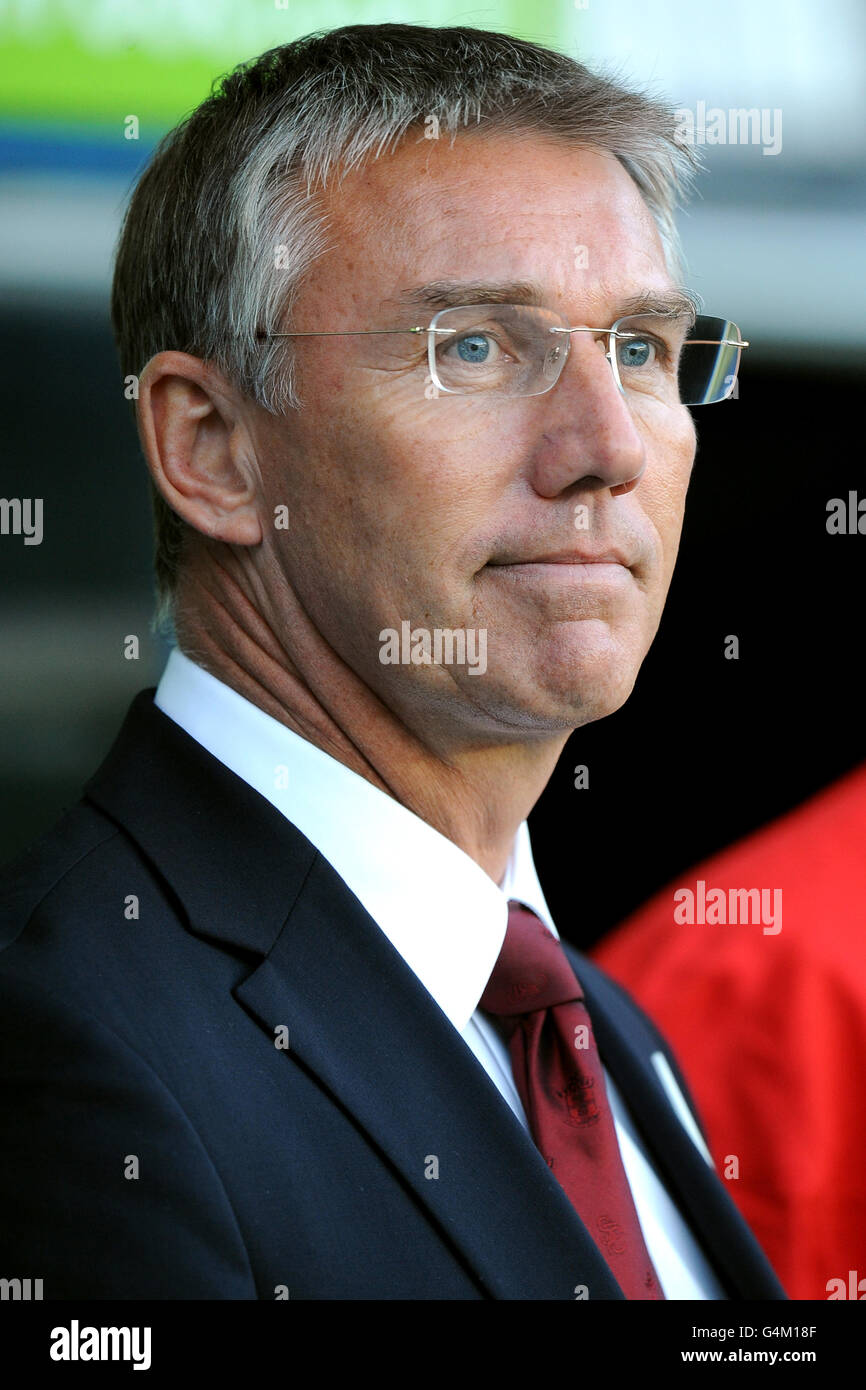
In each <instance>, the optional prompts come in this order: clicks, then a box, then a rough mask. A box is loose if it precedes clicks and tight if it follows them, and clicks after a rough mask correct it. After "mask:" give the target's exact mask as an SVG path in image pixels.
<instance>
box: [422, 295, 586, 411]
mask: <svg viewBox="0 0 866 1390" xmlns="http://www.w3.org/2000/svg"><path fill="white" fill-rule="evenodd" d="M430 327H431V329H435V330H436V331H435V332H431V334H430V338H431V344H430V372H431V376H432V377H433V381H434V382H435V384H436V385H437V386H438V387H439V388H440V390H443V391H449V392H451V393H453V394H455V395H460V396H467V395H475V394H485V395H491V396H538V395H541V394H542V393H543V392H544V391H549V390H550V388H551V386H553V384H554V382H555V381H556V380H557V379H558V377H559V374H560V372H561V371H562V364H563V362H564V361H565V358H566V356H567V353H568V340H567V338H566V337H565V335H564V334H559V333H551V331H550V330H551V328H553V327H564V324H563V322H562V320H561V319H560V318H559V317H558V315H556V314H554V313H552V312H551V311H550V310H549V309H536V308H534V307H532V306H530V305H524V304H477V305H475V306H474V307H472V308H459V309H443V310H442V311H441V313H438V314H437V315H436V316H435V318H434V319H433V321H432V323H431V324H430Z"/></svg>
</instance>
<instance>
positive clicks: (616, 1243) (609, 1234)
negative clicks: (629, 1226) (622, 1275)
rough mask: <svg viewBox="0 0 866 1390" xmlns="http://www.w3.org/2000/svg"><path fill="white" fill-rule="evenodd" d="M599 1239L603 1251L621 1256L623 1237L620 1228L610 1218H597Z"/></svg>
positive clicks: (623, 1246)
mask: <svg viewBox="0 0 866 1390" xmlns="http://www.w3.org/2000/svg"><path fill="white" fill-rule="evenodd" d="M598 1230H599V1238H600V1240H601V1243H602V1245H603V1246H604V1248H605V1250H607V1252H608V1254H610V1255H622V1254H624V1253H625V1236H624V1234H623V1230H622V1227H621V1226H620V1225H619V1223H618V1222H616V1221H614V1219H613V1217H612V1216H600V1217H599V1218H598Z"/></svg>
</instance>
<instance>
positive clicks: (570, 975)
mask: <svg viewBox="0 0 866 1390" xmlns="http://www.w3.org/2000/svg"><path fill="white" fill-rule="evenodd" d="M582 998H583V990H582V989H581V987H580V984H579V983H578V979H577V976H576V975H575V973H574V971H573V970H572V968H571V966H570V965H569V963H568V958H567V956H566V954H565V952H564V950H563V949H562V945H561V943H560V942H559V941H557V939H556V937H555V936H553V934H552V933H551V932H549V931H548V929H547V927H546V926H545V925H544V923H543V922H542V920H541V918H540V917H536V915H535V913H534V912H530V911H529V909H528V908H525V907H522V906H521V904H520V903H516V902H512V903H509V906H508V930H507V931H506V933H505V941H504V943H503V946H502V950H501V951H500V952H499V958H498V960H497V962H496V964H495V966H494V967H493V974H492V975H491V976H490V979H489V981H488V984H487V988H486V989H485V991H484V993H483V994H482V996H481V999H480V1003H479V1006H480V1008H482V1009H486V1011H487V1012H488V1013H491V1014H499V1015H501V1016H503V1017H513V1016H514V1015H516V1014H529V1013H535V1012H537V1011H538V1010H541V1009H551V1008H553V1007H554V1006H555V1005H556V1004H567V1003H569V1002H570V1001H571V1000H575V999H582Z"/></svg>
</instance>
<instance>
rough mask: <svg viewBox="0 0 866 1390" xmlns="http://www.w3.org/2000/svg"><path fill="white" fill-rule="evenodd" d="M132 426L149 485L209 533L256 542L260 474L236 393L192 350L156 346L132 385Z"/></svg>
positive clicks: (233, 540)
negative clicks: (135, 403)
mask: <svg viewBox="0 0 866 1390" xmlns="http://www.w3.org/2000/svg"><path fill="white" fill-rule="evenodd" d="M137 418H138V433H139V437H140V439H141V447H142V449H143V450H144V456H145V458H146V459H147V464H148V467H149V469H150V472H151V476H152V478H153V481H154V484H155V486H156V487H157V488H158V489H159V491H160V492H161V494H162V496H163V497H164V498H165V500H166V502H167V503H168V505H169V507H171V509H172V511H173V512H177V513H178V515H179V516H181V517H182V518H183V520H184V521H185V522H187V524H188V525H190V526H192V527H193V528H194V529H195V530H196V531H201V532H202V533H203V534H204V535H206V536H209V537H210V538H211V539H212V540H219V541H225V542H226V543H227V544H229V545H258V544H259V542H260V541H261V539H262V526H261V520H260V517H259V513H258V505H257V504H258V473H257V469H256V466H255V454H254V451H253V448H252V442H251V440H250V437H249V432H248V430H247V426H246V423H245V419H244V412H243V409H242V406H241V399H240V397H239V395H238V393H237V392H236V391H235V390H234V389H233V388H232V387H231V386H230V385H229V383H228V382H227V381H226V380H225V378H224V377H223V376H222V375H221V374H220V373H219V372H217V371H216V370H215V369H214V368H213V367H210V366H208V365H207V364H206V363H205V362H203V361H202V360H201V359H200V358H198V357H191V356H190V355H189V354H188V353H185V352H159V353H157V355H156V356H155V357H152V358H151V359H150V361H149V362H148V364H147V366H146V367H145V368H144V371H143V372H142V374H141V378H140V380H139V385H138V410H137Z"/></svg>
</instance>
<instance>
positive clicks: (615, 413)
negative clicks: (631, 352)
mask: <svg viewBox="0 0 866 1390" xmlns="http://www.w3.org/2000/svg"><path fill="white" fill-rule="evenodd" d="M596 332H597V330H594V329H593V330H586V329H584V330H582V331H578V332H571V333H569V334H565V333H563V334H562V335H560V334H557V335H556V343H555V348H559V349H560V351H563V352H564V356H565V361H564V365H563V367H562V370H561V373H560V375H559V379H558V380H557V382H556V385H555V386H554V387H553V388H552V389H551V390H550V391H548V392H545V393H544V394H543V395H541V396H538V397H537V398H536V400H537V401H538V403H539V417H538V418H539V425H540V428H542V429H543V434H542V435H541V438H540V440H539V444H538V447H537V449H536V450H535V453H534V456H533V474H534V476H533V485H534V487H535V490H536V491H537V492H538V493H539V494H540V495H541V496H543V497H556V496H558V495H559V494H560V493H561V492H563V491H565V490H566V489H567V488H569V487H573V486H574V484H575V483H581V484H582V485H583V486H585V487H587V488H593V489H596V490H598V489H600V488H609V489H610V492H611V496H613V497H619V496H623V495H624V494H625V493H627V492H632V491H633V490H634V489H635V488H636V487H637V486H638V483H639V482H640V478H641V475H642V474H643V471H644V469H645V468H646V449H645V446H644V442H643V439H642V437H641V434H640V431H639V429H638V427H637V424H636V422H635V419H634V416H633V415H632V412H631V410H630V409H629V406H628V402H627V400H626V398H625V396H624V395H623V393H622V391H621V390H620V388H619V387H618V385H617V383H616V379H615V377H614V374H613V367H612V364H611V362H610V361H609V358H608V346H607V344H608V339H607V336H602V335H601V334H600V333H599V336H598V337H593V334H594V333H596ZM554 350H555V349H554Z"/></svg>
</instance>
